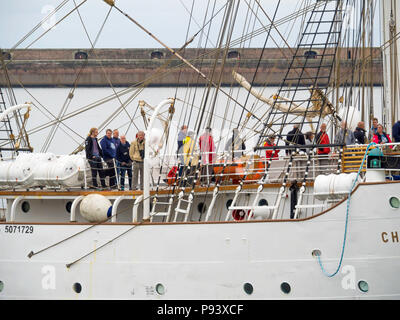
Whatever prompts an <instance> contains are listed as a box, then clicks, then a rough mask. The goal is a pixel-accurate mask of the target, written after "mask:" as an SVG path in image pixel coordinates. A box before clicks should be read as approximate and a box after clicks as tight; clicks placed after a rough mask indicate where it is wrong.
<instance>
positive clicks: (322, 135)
mask: <svg viewBox="0 0 400 320" xmlns="http://www.w3.org/2000/svg"><path fill="white" fill-rule="evenodd" d="M315 140H316V141H317V144H330V142H329V136H328V134H327V133H326V123H323V124H321V131H320V132H318V134H317V136H316V139H315ZM330 152H331V148H329V147H326V148H318V151H317V153H318V154H329V153H330Z"/></svg>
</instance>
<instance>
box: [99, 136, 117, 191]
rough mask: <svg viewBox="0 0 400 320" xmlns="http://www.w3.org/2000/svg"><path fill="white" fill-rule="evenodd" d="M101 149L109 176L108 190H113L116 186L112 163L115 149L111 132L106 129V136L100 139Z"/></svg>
mask: <svg viewBox="0 0 400 320" xmlns="http://www.w3.org/2000/svg"><path fill="white" fill-rule="evenodd" d="M100 145H101V148H102V150H103V159H104V161H105V163H106V164H107V167H108V169H107V176H109V179H110V182H109V183H110V188H111V189H113V188H115V187H116V186H117V180H116V176H115V166H114V161H115V155H116V151H117V150H116V148H115V144H114V141H113V139H112V130H111V129H107V130H106V135H105V136H104V137H103V139H101V142H100Z"/></svg>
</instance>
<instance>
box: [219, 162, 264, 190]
mask: <svg viewBox="0 0 400 320" xmlns="http://www.w3.org/2000/svg"><path fill="white" fill-rule="evenodd" d="M264 160H265V159H263V158H261V157H260V156H258V155H252V156H242V157H240V158H239V159H237V160H233V161H228V162H226V165H225V168H224V163H225V162H224V160H219V161H217V163H216V164H214V174H215V176H216V179H217V180H218V181H229V180H231V181H232V183H233V184H238V183H239V182H240V181H241V180H242V179H244V181H247V182H249V181H254V180H259V179H261V177H262V175H263V173H264V171H265V161H264ZM218 162H219V163H218ZM246 169H247V175H246V176H245V172H246ZM221 174H222V176H220V175H221Z"/></svg>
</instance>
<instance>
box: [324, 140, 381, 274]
mask: <svg viewBox="0 0 400 320" xmlns="http://www.w3.org/2000/svg"><path fill="white" fill-rule="evenodd" d="M375 144H376V143H375V142H371V143H370V144H369V145H368V146H367V149H366V150H365V154H364V157H363V159H362V161H361V165H360V168H359V169H358V172H357V177H356V179H355V180H354V183H353V185H352V187H351V188H350V191H349V196H348V198H347V207H346V223H345V226H344V238H343V246H342V253H341V255H340V261H339V265H338V267H337V269H336V271H335V272H334V273H332V274H329V273H327V272H326V270H325V269H324V267H323V266H322V262H321V257H320V255H317V259H318V263H319V266H320V267H321V270H322V272H323V273H324V274H325V275H326V276H327V277H329V278H331V277H333V276H335V275H336V274H337V273H338V272H339V270H340V267H341V266H342V261H343V256H344V247H345V245H346V237H347V224H348V220H349V209H350V198H351V193H352V191H353V189H354V187H355V185H356V183H357V180H358V177H359V175H360V172H361V170H362V167H363V165H364V161H365V159H366V157H367V155H368V150H369V148H370V147H371V146H372V145H375Z"/></svg>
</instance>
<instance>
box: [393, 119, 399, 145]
mask: <svg viewBox="0 0 400 320" xmlns="http://www.w3.org/2000/svg"><path fill="white" fill-rule="evenodd" d="M392 135H393V140H394V142H400V120H398V121H397V122H396V123H395V124H394V125H393V128H392Z"/></svg>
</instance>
